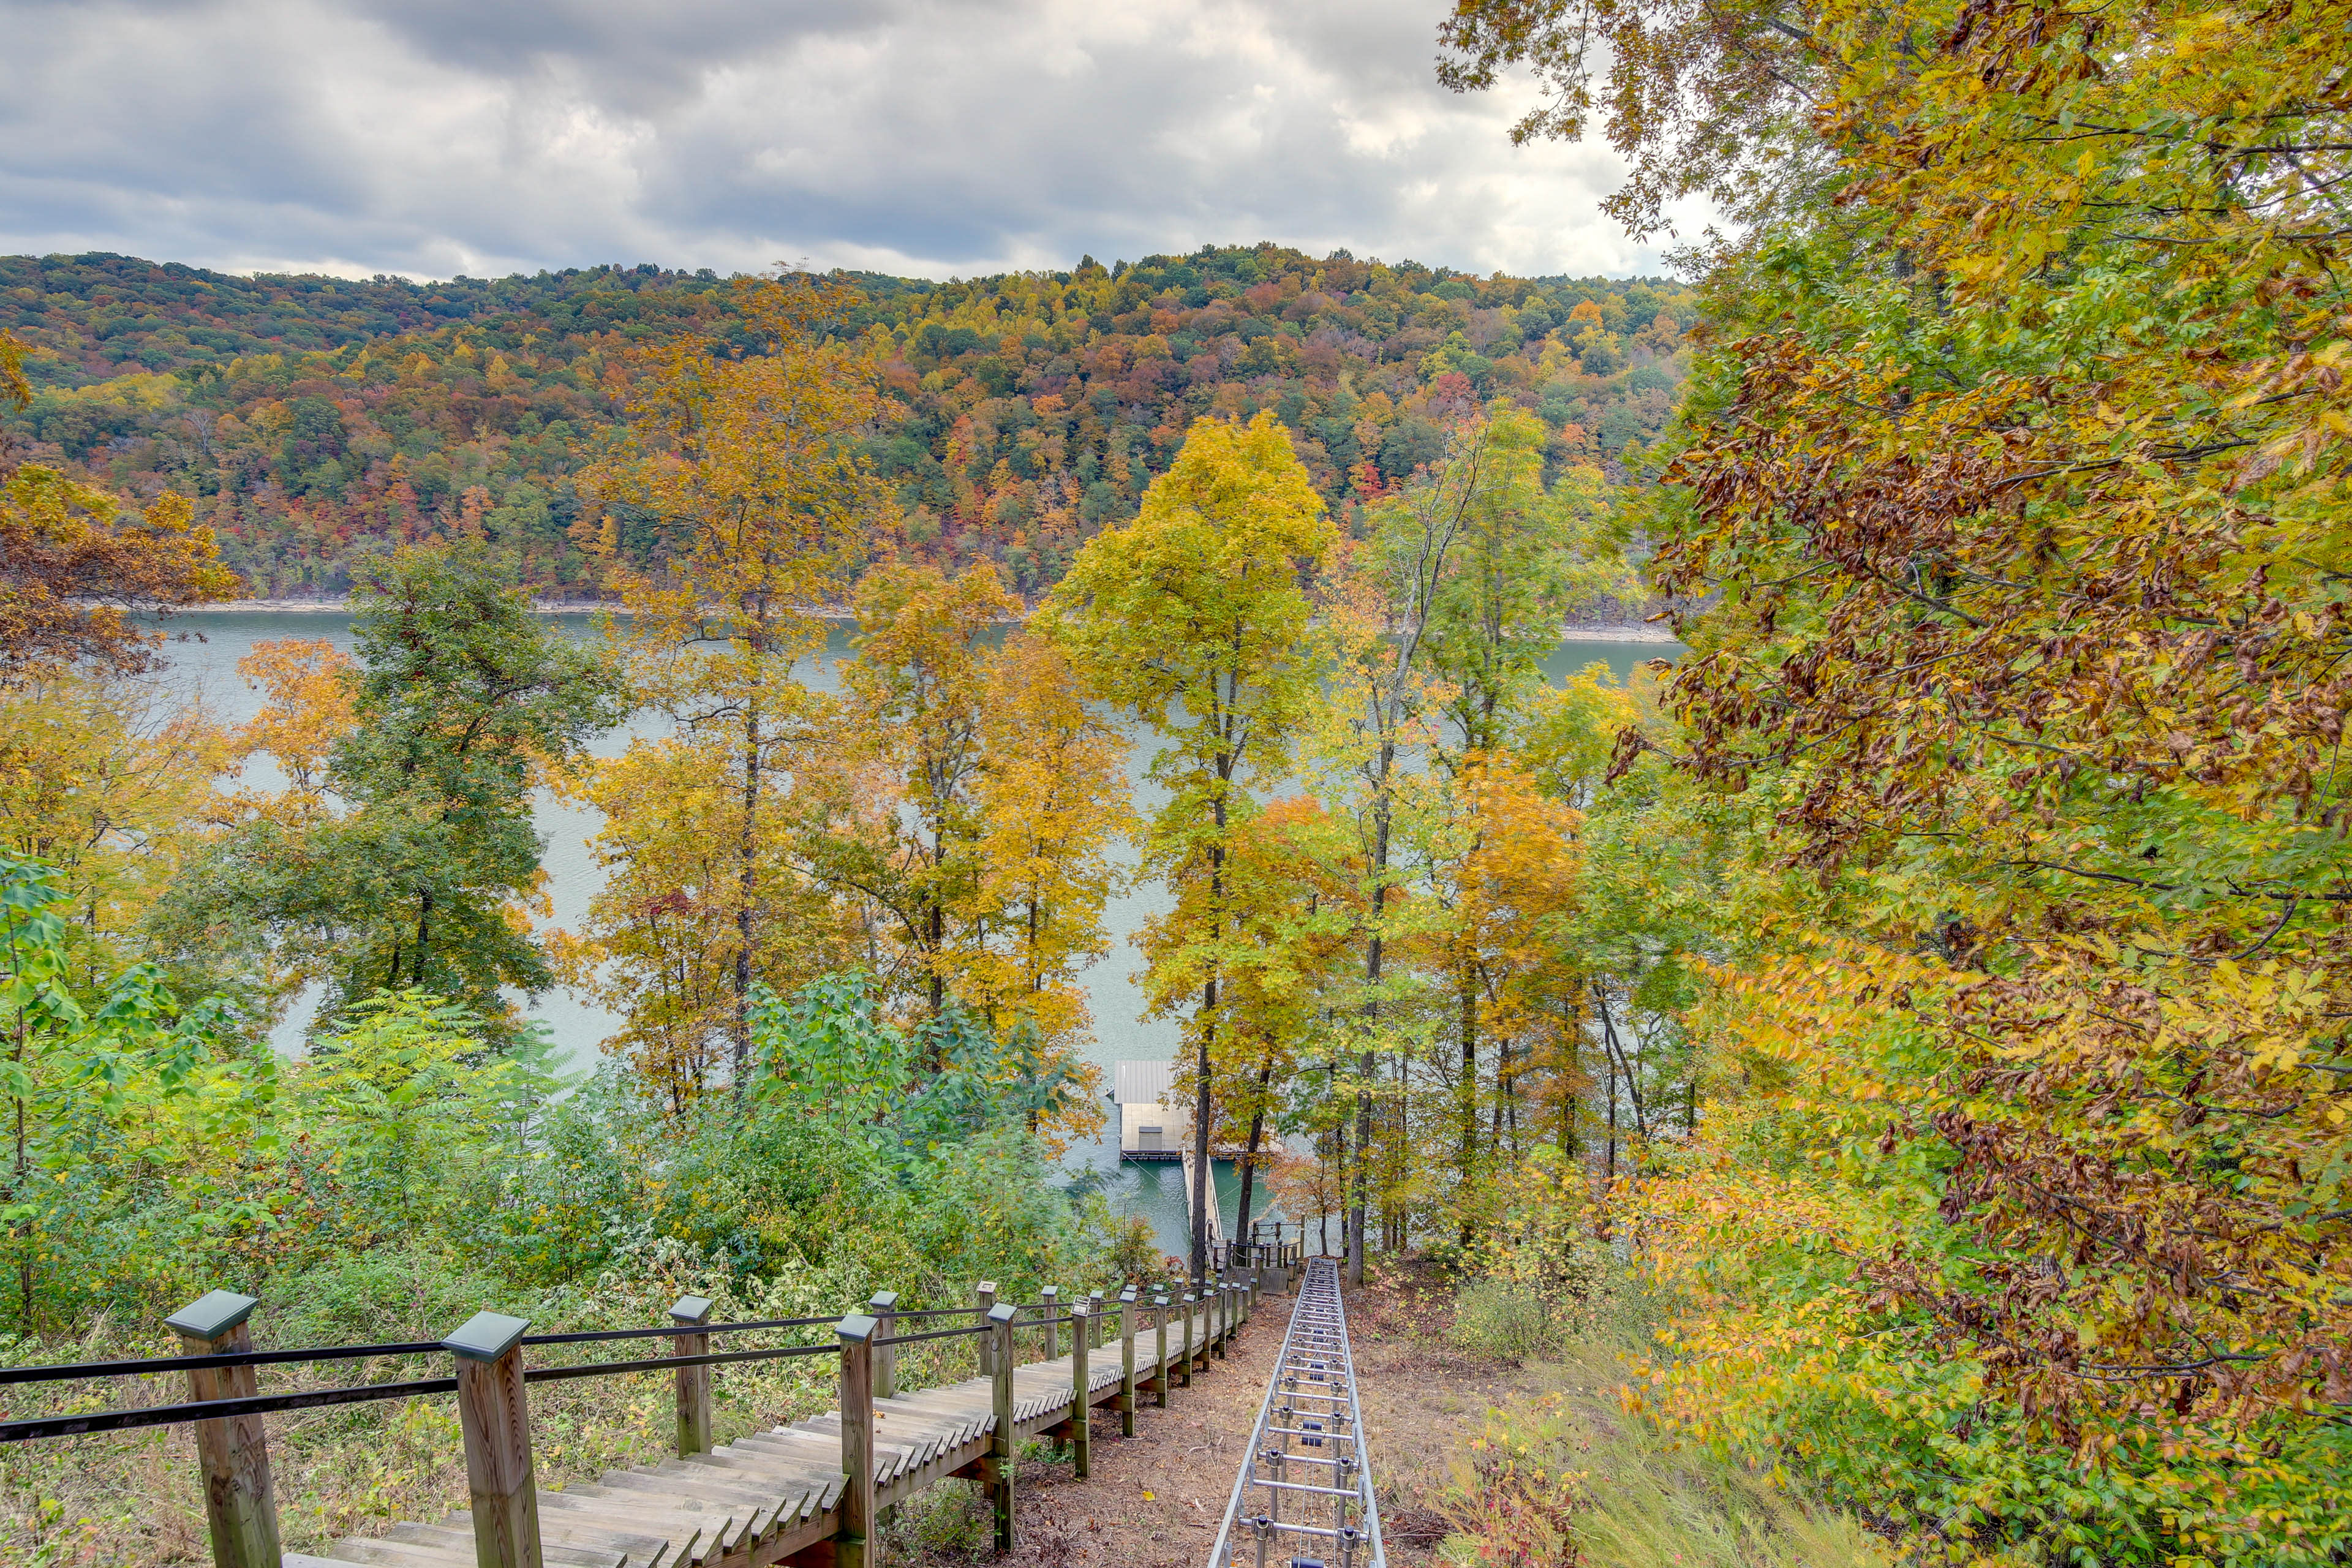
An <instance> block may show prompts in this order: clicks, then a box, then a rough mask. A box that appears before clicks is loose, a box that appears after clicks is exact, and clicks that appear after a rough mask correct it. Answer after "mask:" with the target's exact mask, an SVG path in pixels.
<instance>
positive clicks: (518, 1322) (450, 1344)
mask: <svg viewBox="0 0 2352 1568" xmlns="http://www.w3.org/2000/svg"><path fill="white" fill-rule="evenodd" d="M529 1328H530V1319H528V1318H509V1317H508V1316H507V1315H506V1314H505V1313H504V1312H477V1313H475V1314H474V1315H473V1316H472V1317H470V1318H468V1319H467V1320H466V1321H464V1322H463V1323H461V1324H459V1325H458V1327H457V1332H456V1333H454V1334H451V1335H450V1336H449V1337H448V1338H447V1339H446V1340H443V1341H442V1342H441V1348H442V1349H444V1350H448V1351H454V1352H457V1354H459V1355H461V1356H463V1357H465V1358H466V1359H467V1361H496V1360H498V1359H499V1357H500V1356H502V1355H504V1354H506V1353H507V1352H509V1351H510V1350H512V1349H514V1348H515V1344H516V1342H518V1341H520V1339H521V1338H522V1336H523V1331H525V1330H526V1329H529Z"/></svg>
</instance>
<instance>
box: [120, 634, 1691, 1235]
mask: <svg viewBox="0 0 2352 1568" xmlns="http://www.w3.org/2000/svg"><path fill="white" fill-rule="evenodd" d="M549 620H550V621H551V624H552V625H553V626H556V627H557V628H558V629H559V630H561V631H562V633H563V635H565V636H567V637H576V638H579V639H581V640H583V641H586V640H592V639H593V638H594V637H596V635H597V633H596V628H595V625H594V621H593V617H592V616H586V615H561V616H550V617H549ZM173 631H174V632H175V633H177V634H179V637H178V640H174V641H173V642H172V643H171V644H170V645H169V646H168V647H167V648H166V650H165V652H166V656H167V660H168V663H169V667H170V669H171V672H172V675H173V678H174V679H175V681H176V682H177V683H179V684H181V685H182V686H183V687H184V689H186V690H188V691H190V692H191V693H192V694H200V695H201V697H202V699H203V700H204V701H205V704H206V705H207V706H208V707H209V708H211V709H212V710H213V712H214V715H215V718H217V719H219V720H220V721H225V722H232V723H234V722H241V721H245V720H247V719H249V718H251V717H252V716H253V715H254V714H255V713H257V711H259V710H260V707H261V698H260V695H259V694H258V693H257V692H256V691H254V690H252V689H250V688H248V687H247V685H246V684H245V682H244V681H243V680H242V679H240V678H239V677H238V676H237V673H236V664H237V660H239V659H241V658H244V657H245V656H246V655H247V653H249V652H251V651H252V649H253V645H254V644H256V643H257V642H263V641H268V640H270V639H273V638H283V637H311V638H321V639H324V640H326V641H328V642H331V643H333V644H334V645H336V646H337V647H341V648H343V649H345V650H347V651H348V650H349V649H350V648H351V647H352V628H351V620H350V617H349V616H345V615H343V614H342V613H341V612H339V611H299V610H295V611H243V610H226V611H214V612H206V613H200V614H195V615H190V616H183V617H181V618H180V619H178V620H176V621H174V622H173ZM849 651H850V650H849V645H848V636H847V631H846V628H845V627H836V628H835V631H834V633H833V635H832V637H831V638H830V639H829V640H828V643H827V646H826V647H825V650H824V654H823V655H822V656H821V658H820V659H819V661H818V668H817V669H816V670H815V671H814V673H813V674H812V675H810V676H808V677H805V679H809V680H810V683H811V684H812V685H814V686H817V687H820V688H824V689H834V687H835V668H837V667H838V665H839V663H840V661H841V660H842V659H844V658H847V657H848V654H849ZM1679 652H1681V649H1680V647H1678V646H1676V645H1674V644H1662V643H1641V642H1618V641H1605V642H1604V641H1597V640H1594V641H1585V640H1571V641H1567V642H1563V643H1561V644H1560V646H1559V650H1558V651H1557V652H1556V653H1554V654H1553V655H1552V657H1551V658H1550V659H1549V660H1548V661H1547V663H1546V674H1547V675H1548V676H1549V678H1550V679H1552V680H1554V681H1559V680H1560V679H1565V678H1566V677H1567V676H1568V675H1569V674H1570V673H1572V672H1574V671H1576V670H1579V669H1581V668H1584V667H1585V666H1586V665H1588V664H1591V663H1592V662H1594V661H1596V660H1598V661H1599V662H1601V663H1603V664H1606V665H1607V666H1609V668H1611V669H1612V671H1613V672H1614V673H1615V674H1616V676H1617V678H1618V679H1624V677H1625V675H1626V674H1627V672H1629V671H1630V670H1632V669H1633V667H1634V666H1635V665H1637V664H1639V663H1641V662H1643V660H1645V659H1651V658H1659V657H1661V656H1664V657H1668V658H1671V657H1673V656H1675V654H1678V653H1679ZM647 732H651V731H649V730H648V729H647V728H646V727H642V726H634V725H633V726H628V727H624V728H623V729H620V730H615V731H613V732H612V733H610V734H608V735H606V736H604V738H603V739H602V740H601V741H600V742H598V743H597V744H596V745H595V746H594V747H593V751H594V752H596V754H597V755H599V756H617V755H619V754H620V752H622V751H623V750H624V749H625V747H626V746H627V745H628V743H629V742H630V740H631V739H632V738H633V737H634V736H635V735H637V734H640V733H647ZM1149 742H1150V737H1149V736H1143V737H1139V739H1138V742H1137V744H1136V746H1135V747H1134V749H1133V750H1132V751H1131V752H1130V753H1129V778H1130V781H1131V782H1133V783H1135V784H1137V785H1138V797H1137V798H1138V805H1139V806H1141V807H1142V808H1143V809H1146V810H1149V809H1150V807H1151V806H1152V805H1154V804H1156V803H1155V802H1154V801H1153V799H1152V795H1154V794H1155V793H1156V792H1154V791H1153V790H1152V789H1151V788H1150V785H1149V784H1144V783H1143V782H1142V781H1141V780H1140V779H1139V778H1138V777H1137V775H1139V773H1141V772H1142V769H1143V766H1144V764H1145V763H1147V762H1148V761H1149V760H1150V750H1151V748H1150V744H1149ZM256 782H263V781H259V780H257V781H256ZM535 813H536V817H537V821H538V826H539V830H540V832H541V834H542V835H543V836H544V837H545V838H546V842H547V848H546V853H545V857H544V863H545V866H546V869H547V877H548V894H549V899H550V901H551V904H552V906H553V913H552V916H551V919H550V921H547V922H546V924H547V925H550V926H554V927H563V926H569V925H572V924H576V923H577V922H578V921H580V920H582V919H583V917H584V916H585V914H586V912H587V909H588V901H589V900H590V899H591V898H593V896H594V895H595V892H596V889H598V887H599V886H601V885H602V883H603V880H604V873H603V872H602V870H601V869H600V868H598V867H597V865H596V861H595V858H594V856H593V853H592V852H591V850H590V848H589V840H590V839H592V838H593V837H594V836H595V834H596V832H597V830H598V828H599V827H600V826H602V818H601V814H600V813H598V812H596V811H594V810H593V809H589V808H585V807H582V806H576V805H565V804H564V803H562V802H561V801H558V800H555V799H553V798H552V797H551V796H548V795H541V797H540V798H539V800H538V801H537V803H536V806H535ZM1165 908H1166V899H1165V896H1164V895H1163V894H1162V892H1161V891H1160V889H1159V888H1157V887H1156V886H1151V885H1139V886H1136V887H1132V888H1130V889H1129V890H1128V891H1127V892H1126V893H1124V894H1122V895H1120V896H1119V897H1118V898H1115V899H1113V900H1111V902H1110V904H1109V906H1108V910H1106V920H1107V922H1108V926H1109V930H1110V936H1111V940H1112V942H1113V943H1114V946H1113V947H1112V950H1111V952H1110V954H1109V956H1108V957H1107V958H1105V959H1103V960H1102V961H1101V962H1100V963H1097V964H1095V965H1094V966H1093V967H1092V968H1091V969H1090V970H1088V971H1087V975H1086V986H1087V1000H1088V1003H1089V1004H1090V1005H1091V1007H1092V1009H1093V1012H1094V1023H1095V1041H1094V1047H1093V1049H1092V1051H1091V1052H1090V1053H1089V1056H1090V1058H1091V1059H1092V1060H1093V1061H1094V1062H1095V1064H1096V1065H1097V1066H1098V1067H1100V1068H1102V1069H1103V1079H1104V1082H1105V1085H1106V1086H1108V1083H1109V1081H1110V1079H1111V1075H1112V1069H1113V1067H1114V1065H1115V1064H1116V1063H1118V1062H1120V1061H1134V1060H1159V1061H1165V1060H1167V1059H1168V1058H1170V1057H1171V1055H1173V1054H1174V1052H1175V1050H1176V1047H1177V1045H1178V1043H1179V1042H1178V1038H1177V1030H1176V1026H1175V1025H1174V1024H1173V1023H1171V1022H1169V1021H1166V1020H1160V1019H1147V1018H1145V1017H1144V1016H1142V994H1141V992H1140V991H1139V989H1138V987H1137V985H1136V984H1135V982H1136V980H1137V978H1138V977H1139V974H1140V972H1141V969H1142V960H1141V956H1140V954H1139V953H1138V952H1136V951H1135V949H1134V948H1132V947H1131V946H1129V942H1128V939H1129V936H1130V935H1131V934H1132V933H1133V932H1134V931H1136V930H1137V929H1138V928H1139V926H1141V924H1142V923H1143V921H1145V920H1146V919H1147V918H1149V917H1150V916H1151V915H1153V914H1157V913H1160V912H1162V911H1163V910H1165ZM529 1011H530V1016H532V1017H534V1018H538V1019H541V1020H542V1021H543V1022H544V1023H546V1025H547V1026H548V1027H549V1028H550V1029H551V1031H553V1034H554V1037H555V1040H556V1042H557V1043H558V1044H559V1045H560V1046H562V1047H563V1048H564V1050H565V1051H566V1053H567V1054H568V1055H569V1057H570V1058H571V1059H572V1062H573V1063H574V1064H575V1065H577V1066H582V1067H586V1066H592V1065H593V1063H594V1061H595V1060H596V1058H597V1055H598V1053H599V1051H600V1049H601V1048H602V1046H603V1042H604V1038H605V1037H606V1036H607V1035H608V1034H609V1033H611V1031H612V1029H613V1028H614V1026H615V1024H616V1023H617V1021H618V1020H617V1019H615V1018H614V1016H613V1015H611V1014H610V1013H607V1012H605V1011H604V1009H603V1008H601V1007H598V1006H596V1005H593V1004H592V1003H589V1002H587V1001H585V1000H583V999H582V998H579V997H576V996H573V995H572V994H570V993H569V992H565V991H554V992H551V993H549V994H546V995H544V996H541V997H540V998H539V999H538V1001H537V1002H535V1003H534V1004H532V1005H531V1006H530V1009H529ZM308 1021H309V1014H308V1010H307V1008H303V1007H298V1008H297V1009H296V1011H295V1013H294V1015H293V1016H290V1017H289V1018H288V1019H287V1021H286V1023H285V1024H284V1025H283V1026H281V1028H280V1030H279V1043H280V1044H281V1045H282V1046H287V1047H291V1046H292V1045H293V1044H295V1043H296V1042H298V1041H299V1039H300V1037H301V1034H302V1030H303V1028H304V1026H305V1025H306V1024H307V1023H308ZM1066 1164H1067V1166H1068V1168H1069V1169H1070V1172H1071V1173H1072V1175H1073V1177H1076V1176H1078V1175H1081V1174H1083V1173H1086V1172H1087V1171H1088V1170H1092V1171H1093V1172H1094V1173H1096V1176H1097V1180H1100V1181H1101V1182H1103V1183H1104V1184H1105V1185H1106V1188H1107V1190H1108V1192H1109V1194H1110V1195H1111V1199H1112V1202H1113V1203H1114V1205H1118V1206H1120V1207H1124V1208H1129V1209H1131V1210H1133V1211H1134V1212H1136V1213H1139V1214H1142V1215H1146V1216H1147V1217H1149V1218H1150V1220H1151V1221H1152V1223H1153V1225H1154V1226H1155V1227H1156V1228H1157V1229H1158V1231H1159V1233H1160V1246H1161V1247H1163V1248H1164V1249H1166V1250H1168V1251H1170V1252H1177V1253H1181V1251H1182V1250H1183V1248H1184V1247H1185V1246H1186V1245H1187V1243H1186V1241H1185V1230H1184V1207H1183V1199H1182V1194H1181V1192H1180V1191H1179V1190H1178V1181H1179V1176H1178V1172H1179V1169H1180V1168H1179V1167H1177V1166H1174V1165H1122V1164H1120V1163H1119V1160H1118V1123H1117V1121H1116V1119H1115V1117H1114V1119H1113V1120H1112V1121H1111V1122H1110V1124H1109V1126H1108V1130H1107V1131H1106V1133H1105V1135H1104V1136H1103V1138H1101V1139H1100V1140H1098V1141H1097V1142H1095V1143H1094V1144H1092V1145H1088V1146H1083V1147H1079V1148H1076V1149H1073V1150H1072V1151H1071V1152H1070V1155H1069V1157H1068V1160H1067V1161H1066ZM1218 1185H1219V1188H1220V1189H1221V1195H1222V1199H1223V1209H1224V1214H1225V1220H1226V1223H1227V1225H1228V1226H1230V1225H1231V1224H1232V1222H1233V1219H1234V1212H1235V1209H1236V1206H1237V1205H1238V1203H1239V1201H1240V1199H1239V1194H1240V1186H1239V1183H1238V1181H1237V1180H1236V1179H1235V1177H1234V1173H1233V1172H1232V1171H1231V1170H1230V1169H1229V1168H1227V1167H1224V1166H1223V1165H1221V1166H1220V1168H1219V1170H1218ZM1261 1212H1263V1211H1262V1210H1261ZM1310 1245H1311V1237H1310Z"/></svg>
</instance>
